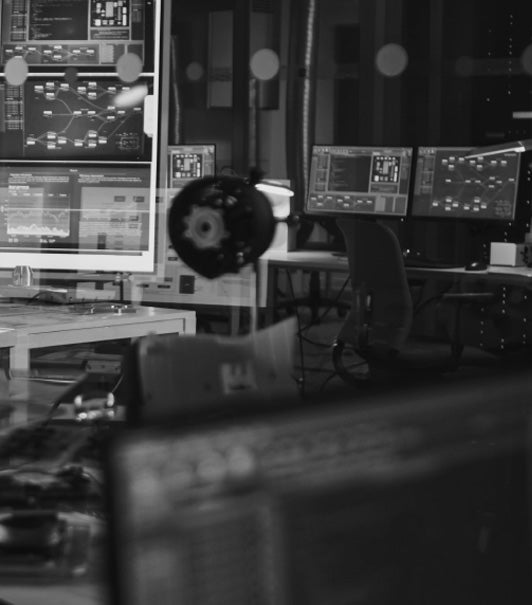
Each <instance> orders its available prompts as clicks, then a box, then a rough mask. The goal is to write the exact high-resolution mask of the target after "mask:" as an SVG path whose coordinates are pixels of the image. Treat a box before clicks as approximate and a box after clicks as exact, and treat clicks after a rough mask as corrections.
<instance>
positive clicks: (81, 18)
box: [0, 0, 155, 71]
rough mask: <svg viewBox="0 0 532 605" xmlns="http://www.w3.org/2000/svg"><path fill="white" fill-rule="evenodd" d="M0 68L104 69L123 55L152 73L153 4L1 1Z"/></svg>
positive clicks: (150, 0)
mask: <svg viewBox="0 0 532 605" xmlns="http://www.w3.org/2000/svg"><path fill="white" fill-rule="evenodd" d="M0 6H1V9H0V64H1V65H3V64H5V63H7V61H8V60H9V59H11V58H13V57H22V58H24V60H25V61H26V63H28V65H31V66H32V69H39V68H42V69H44V68H48V69H49V68H50V67H52V66H62V67H65V66H76V67H89V66H90V67H105V66H107V67H109V66H113V65H115V64H116V62H117V60H118V59H119V58H120V57H121V56H122V55H123V54H125V53H132V54H135V55H137V56H138V57H139V59H140V61H141V62H142V65H143V70H144V71H153V51H152V47H153V38H154V33H153V25H154V15H153V12H154V6H155V2H154V0H115V1H113V2H100V1H97V0H25V1H22V0H1V2H0Z"/></svg>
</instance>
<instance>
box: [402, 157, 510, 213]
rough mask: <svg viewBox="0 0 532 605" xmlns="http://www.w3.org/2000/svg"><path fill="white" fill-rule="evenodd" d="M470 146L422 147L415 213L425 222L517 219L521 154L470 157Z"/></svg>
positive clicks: (414, 200) (414, 202)
mask: <svg viewBox="0 0 532 605" xmlns="http://www.w3.org/2000/svg"><path fill="white" fill-rule="evenodd" d="M468 151H469V148H467V147H419V149H418V153H417V161H416V177H415V180H414V191H413V197H412V204H411V214H412V216H415V217H423V218H451V219H460V220H467V219H473V220H482V221H512V220H514V218H515V214H516V206H517V193H518V185H519V167H520V154H519V153H517V152H516V151H508V152H503V153H499V154H496V155H487V156H479V157H473V158H467V157H466V156H467V153H468Z"/></svg>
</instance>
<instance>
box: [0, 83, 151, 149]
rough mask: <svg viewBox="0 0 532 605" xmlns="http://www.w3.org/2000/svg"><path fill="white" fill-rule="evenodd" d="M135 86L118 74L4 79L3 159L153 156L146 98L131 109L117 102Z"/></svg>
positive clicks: (0, 103)
mask: <svg viewBox="0 0 532 605" xmlns="http://www.w3.org/2000/svg"><path fill="white" fill-rule="evenodd" d="M146 86H147V84H146ZM129 89H130V86H129V85H126V84H124V83H123V82H121V81H120V80H119V79H118V78H114V77H108V78H104V77H92V78H79V79H77V80H76V81H75V82H72V83H69V82H67V81H66V80H64V79H61V78H52V77H50V78H46V79H41V78H28V80H27V81H26V82H25V83H24V85H22V86H11V85H9V84H7V83H5V82H3V83H1V82H0V131H1V132H2V137H3V143H4V144H3V145H2V146H0V157H9V158H13V159H38V160H40V159H42V160H46V159H57V158H61V159H75V160H79V159H86V160H91V159H93V160H148V159H149V158H150V155H151V141H150V138H149V137H147V136H146V134H145V132H144V104H143V102H142V101H139V102H137V103H136V104H133V105H131V106H129V107H121V106H119V105H117V103H116V102H115V99H116V98H117V95H119V94H120V93H123V92H126V91H127V90H129Z"/></svg>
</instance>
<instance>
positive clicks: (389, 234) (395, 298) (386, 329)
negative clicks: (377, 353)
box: [337, 218, 413, 351]
mask: <svg viewBox="0 0 532 605" xmlns="http://www.w3.org/2000/svg"><path fill="white" fill-rule="evenodd" d="M337 223H338V227H339V228H340V230H341V231H342V234H343V236H344V239H345V244H346V249H347V258H348V262H349V273H350V277H351V287H352V293H353V301H352V308H351V312H350V313H349V314H348V316H347V318H346V321H345V323H344V325H343V327H342V329H341V331H340V334H339V339H340V340H343V341H344V342H346V343H350V344H351V345H353V346H354V347H355V348H365V347H368V348H380V349H383V350H388V349H389V350H396V351H399V350H401V348H402V345H403V344H404V342H405V341H406V339H407V337H408V335H409V333H410V329H411V326H412V317H413V304H412V297H411V294H410V289H409V286H408V280H407V277H406V269H405V266H404V261H403V254H402V250H401V247H400V245H399V241H398V240H397V237H396V235H395V233H394V232H393V231H392V230H391V229H390V228H389V227H387V226H386V225H383V224H381V223H377V222H372V221H369V220H363V219H358V218H353V219H350V218H349V219H338V221H337Z"/></svg>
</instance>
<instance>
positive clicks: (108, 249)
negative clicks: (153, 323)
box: [0, 164, 155, 271]
mask: <svg viewBox="0 0 532 605" xmlns="http://www.w3.org/2000/svg"><path fill="white" fill-rule="evenodd" d="M154 206H155V203H154V201H152V199H151V197H150V167H149V165H143V166H141V165H139V164H130V165H123V166H117V165H107V164H103V165H95V164H94V165H86V166H84V165H77V166H75V167H74V166H70V165H68V166H66V165H64V166H61V165H55V164H54V165H46V166H43V165H33V166H30V165H28V164H25V165H17V164H9V165H5V164H3V165H2V166H0V267H7V268H12V267H14V266H16V265H29V266H30V267H32V268H36V269H63V270H69V269H72V270H94V271H96V270H100V271H139V270H143V269H142V268H144V270H145V271H149V270H151V269H152V267H153V258H154V249H153V248H154V243H153V237H152V236H151V235H150V233H151V231H153V229H152V228H151V225H152V222H153V220H154V213H155V209H154Z"/></svg>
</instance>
